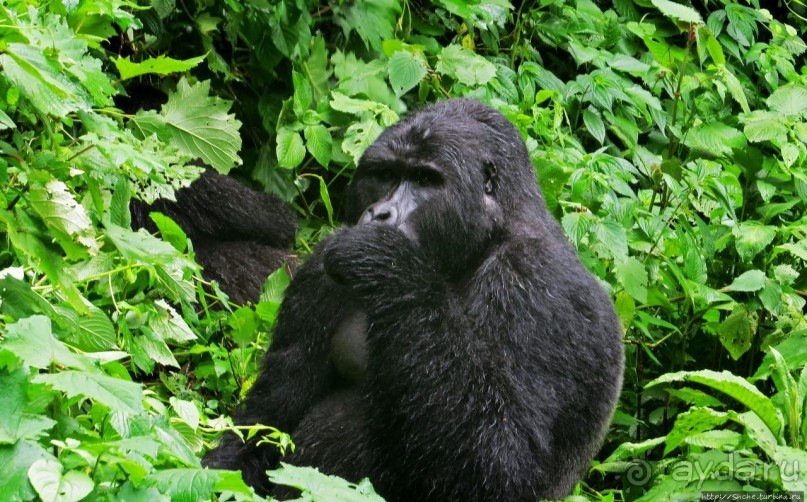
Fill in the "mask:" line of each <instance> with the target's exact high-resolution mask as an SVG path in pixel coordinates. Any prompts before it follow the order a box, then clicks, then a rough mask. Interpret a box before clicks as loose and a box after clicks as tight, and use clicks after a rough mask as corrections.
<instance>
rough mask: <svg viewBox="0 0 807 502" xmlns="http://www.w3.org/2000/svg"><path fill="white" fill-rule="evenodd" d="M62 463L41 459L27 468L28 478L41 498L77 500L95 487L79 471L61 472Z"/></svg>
mask: <svg viewBox="0 0 807 502" xmlns="http://www.w3.org/2000/svg"><path fill="white" fill-rule="evenodd" d="M62 469H63V468H62V464H61V462H59V461H57V460H52V459H41V460H37V461H36V462H34V463H33V465H31V468H30V469H28V479H29V480H30V481H31V485H33V487H34V489H35V490H36V492H37V493H38V494H39V496H40V497H41V498H42V500H48V501H53V502H78V501H79V500H81V499H83V498H84V497H86V496H87V495H89V493H90V492H91V491H92V490H93V488H95V484H94V483H93V482H92V479H90V477H89V476H87V475H86V474H84V473H83V472H79V471H67V473H65V474H62Z"/></svg>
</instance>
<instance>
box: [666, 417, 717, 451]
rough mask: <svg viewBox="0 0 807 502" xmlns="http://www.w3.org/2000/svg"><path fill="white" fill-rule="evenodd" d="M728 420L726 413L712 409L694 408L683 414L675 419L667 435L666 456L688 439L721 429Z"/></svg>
mask: <svg viewBox="0 0 807 502" xmlns="http://www.w3.org/2000/svg"><path fill="white" fill-rule="evenodd" d="M728 419H729V417H728V415H726V414H725V413H721V412H719V411H715V410H712V409H710V408H700V407H693V408H690V409H689V410H687V411H685V412H684V413H681V414H680V415H678V417H677V418H676V419H675V425H673V428H672V430H670V432H669V433H668V434H667V438H666V439H665V443H667V446H665V447H664V455H667V454H668V453H670V452H671V451H673V450H674V449H676V448H677V447H678V445H680V444H681V443H683V442H684V441H685V440H686V439H687V438H690V437H692V436H695V435H698V434H700V433H702V432H706V431H710V430H712V429H714V428H715V427H719V426H721V425H723V424H724V423H726V421H728Z"/></svg>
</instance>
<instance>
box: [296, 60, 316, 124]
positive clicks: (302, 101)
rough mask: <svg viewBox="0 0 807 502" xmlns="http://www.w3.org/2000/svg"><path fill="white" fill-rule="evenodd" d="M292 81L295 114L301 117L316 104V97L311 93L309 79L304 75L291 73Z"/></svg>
mask: <svg viewBox="0 0 807 502" xmlns="http://www.w3.org/2000/svg"><path fill="white" fill-rule="evenodd" d="M291 80H292V84H293V85H294V97H293V98H292V103H293V107H294V113H295V114H296V115H298V116H300V115H302V114H303V112H305V111H306V110H308V109H309V108H310V107H311V103H313V102H314V95H313V93H312V92H311V84H309V83H308V79H307V78H305V75H303V74H302V73H298V72H296V71H293V72H291Z"/></svg>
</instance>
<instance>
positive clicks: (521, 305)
mask: <svg viewBox="0 0 807 502" xmlns="http://www.w3.org/2000/svg"><path fill="white" fill-rule="evenodd" d="M348 213H349V214H348V218H349V221H350V222H351V223H354V224H355V225H353V226H351V227H348V228H345V229H343V230H341V231H339V232H336V233H335V234H334V235H332V236H331V237H329V238H327V239H325V240H324V241H323V242H322V243H321V245H320V246H319V247H318V248H317V250H316V252H315V253H314V254H313V255H312V256H311V257H310V258H309V259H308V261H307V262H306V263H305V264H304V265H303V266H302V267H301V268H300V269H299V270H298V272H297V276H296V278H295V279H294V281H293V282H292V284H291V285H290V287H289V289H288V290H287V292H286V298H285V300H284V302H283V305H282V307H281V311H280V317H279V319H278V324H277V328H276V332H275V335H274V341H273V344H272V347H271V348H270V351H269V353H268V354H267V357H266V363H265V368H266V369H265V371H264V373H263V374H262V375H261V376H260V377H259V379H258V380H257V381H256V382H255V384H254V385H253V387H252V389H251V392H250V394H249V395H248V397H247V399H246V405H245V410H244V412H243V413H242V414H241V415H240V416H239V417H237V418H238V421H239V422H240V423H256V422H260V423H263V424H266V425H274V426H276V427H278V428H280V429H282V430H285V431H288V432H291V433H292V438H293V439H294V440H295V442H296V444H297V451H296V452H295V453H294V454H292V455H289V456H287V457H285V458H284V459H283V460H284V461H288V462H291V463H294V464H298V465H313V466H317V467H319V468H320V469H322V470H323V471H324V472H327V473H330V474H337V475H340V476H343V477H345V478H347V479H349V480H352V481H358V480H360V479H361V478H364V477H369V478H370V480H371V481H372V483H373V484H374V486H375V487H376V489H377V490H378V492H379V493H380V494H381V495H382V496H384V497H386V498H387V499H388V500H402V501H413V500H419V501H423V500H436V501H452V500H457V501H466V500H480V501H488V500H490V501H521V500H524V501H535V500H538V499H541V498H558V497H563V496H565V495H566V494H567V493H568V492H569V491H570V490H571V488H572V487H573V486H574V484H575V482H576V481H577V480H578V479H579V477H580V476H581V474H582V473H583V471H584V470H585V469H586V467H587V466H588V465H589V462H590V461H591V458H592V456H593V455H594V454H595V452H596V450H597V448H598V446H599V444H600V442H601V440H602V439H603V436H604V434H605V431H606V428H607V425H608V423H609V420H610V418H611V414H612V412H613V409H614V405H615V402H616V399H617V395H618V393H619V389H620V385H621V380H622V365H623V347H622V341H621V327H620V325H619V322H618V321H617V317H616V315H615V313H614V309H613V306H612V304H611V302H610V301H609V298H608V297H607V295H606V293H605V292H604V291H603V289H602V288H601V286H600V285H599V284H598V283H597V282H596V281H595V280H594V279H593V278H592V276H591V275H590V274H589V273H588V272H587V271H586V270H585V268H584V267H583V266H582V265H581V263H580V261H579V260H578V258H577V256H576V254H575V252H574V250H573V248H572V247H571V246H570V245H569V243H568V241H567V240H566V238H565V236H564V235H563V233H562V231H561V229H560V226H559V225H558V224H557V222H556V221H555V220H554V219H553V218H552V216H550V214H549V213H548V212H547V210H546V207H545V206H544V203H543V199H542V195H541V192H540V190H539V188H538V186H537V184H536V180H535V175H534V172H533V168H532V164H531V163H530V160H529V158H528V155H527V151H526V148H525V146H524V143H523V142H522V140H521V139H520V137H519V135H518V132H517V131H516V130H515V128H514V127H513V126H512V125H511V124H510V123H509V122H508V121H507V120H506V119H505V118H504V117H503V116H502V115H501V114H499V113H498V112H496V111H494V110H492V109H490V108H488V107H486V106H484V105H482V104H480V103H478V102H475V101H470V100H452V101H446V102H443V103H440V104H436V105H433V106H430V107H428V108H426V109H424V110H421V111H419V112H417V113H414V114H412V115H410V116H409V117H407V118H405V119H404V120H402V121H401V122H400V123H398V124H397V125H395V126H393V127H390V128H389V129H387V130H386V131H385V132H384V133H383V134H382V135H381V136H380V137H379V138H378V140H377V141H376V142H375V143H374V144H373V145H372V146H370V147H369V148H368V150H367V152H366V153H365V154H364V157H363V158H362V159H361V161H360V162H359V166H358V169H357V171H356V173H355V176H354V178H353V181H352V183H351V187H350V192H349V209H348ZM277 463H278V453H277V451H276V450H275V448H273V447H271V446H265V447H256V446H255V441H254V440H253V441H252V442H249V443H247V444H246V445H244V444H241V443H240V442H239V440H238V439H236V438H235V437H233V436H230V437H228V438H226V439H225V441H224V444H223V446H221V447H220V448H219V449H217V450H214V451H213V452H211V454H210V455H209V456H208V458H207V464H208V465H212V466H218V467H222V468H232V469H240V470H241V471H242V472H243V474H244V477H245V479H246V480H247V482H249V483H251V484H252V485H253V486H255V487H257V488H258V489H259V490H260V491H266V490H268V489H269V487H268V483H267V481H266V476H265V474H264V472H265V471H266V470H267V469H271V468H274V467H276V466H277Z"/></svg>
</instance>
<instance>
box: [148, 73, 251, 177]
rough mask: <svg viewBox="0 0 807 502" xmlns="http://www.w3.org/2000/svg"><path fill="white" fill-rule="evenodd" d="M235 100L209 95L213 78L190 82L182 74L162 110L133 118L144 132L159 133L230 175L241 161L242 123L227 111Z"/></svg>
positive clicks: (185, 151) (182, 148) (186, 152)
mask: <svg viewBox="0 0 807 502" xmlns="http://www.w3.org/2000/svg"><path fill="white" fill-rule="evenodd" d="M231 105H232V102H230V101H227V100H224V99H221V98H217V97H214V96H210V81H209V80H206V81H203V82H198V83H196V84H195V85H191V84H189V83H188V81H187V80H186V79H185V78H184V77H183V78H182V79H181V80H180V81H179V82H178V83H177V88H176V91H174V92H172V93H171V94H170V95H169V96H168V102H167V103H165V105H163V107H162V109H161V110H160V113H159V114H157V113H155V112H154V111H140V112H138V113H137V115H136V116H135V118H134V119H133V121H134V122H135V123H136V125H137V127H138V128H139V129H140V130H141V131H142V132H143V133H144V134H145V135H150V134H156V135H157V136H158V137H159V138H160V139H162V140H163V141H169V142H171V143H172V144H173V145H175V146H176V147H177V148H178V149H179V150H180V151H181V152H182V153H185V154H187V155H190V156H192V157H194V158H199V159H201V160H202V161H203V162H204V163H206V164H208V165H209V166H211V167H213V168H214V169H215V170H216V171H218V172H220V173H222V174H227V173H228V172H229V171H230V169H231V168H233V167H234V166H237V165H240V164H241V158H240V157H239V156H238V150H240V149H241V136H240V135H239V134H238V129H239V128H240V127H241V122H240V121H239V120H237V119H236V118H235V115H232V114H228V113H227V112H228V111H229V110H230V106H231Z"/></svg>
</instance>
